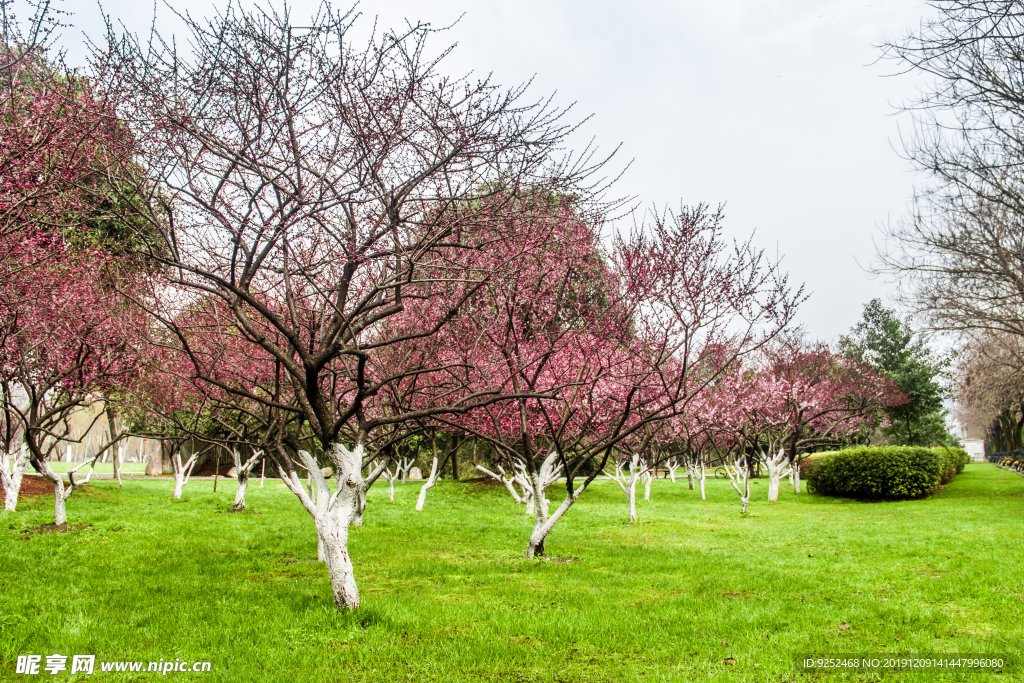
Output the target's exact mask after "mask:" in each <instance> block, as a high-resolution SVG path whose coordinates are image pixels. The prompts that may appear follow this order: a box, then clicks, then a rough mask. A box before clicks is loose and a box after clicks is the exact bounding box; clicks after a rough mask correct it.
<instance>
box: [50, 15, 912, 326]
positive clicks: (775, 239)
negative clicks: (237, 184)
mask: <svg viewBox="0 0 1024 683" xmlns="http://www.w3.org/2000/svg"><path fill="white" fill-rule="evenodd" d="M236 1H237V0H236ZM248 1H250V0H243V2H248ZM271 1H272V2H276V1H277V0H271ZM146 4H147V3H144V2H138V1H137V0H131V1H129V0H104V3H103V9H104V11H105V12H107V13H108V14H109V15H110V16H111V17H112V18H113V19H115V20H119V21H122V22H124V24H125V25H126V26H128V27H129V28H130V29H132V30H134V31H139V32H146V31H148V29H149V25H150V23H151V18H152V12H153V9H152V5H149V6H148V7H147V6H146ZM172 5H173V6H174V7H175V8H176V9H178V10H188V11H189V12H191V13H192V14H193V16H203V15H204V14H206V13H208V12H209V9H210V4H209V3H208V2H203V1H202V0H172ZM316 5H317V2H316V0H300V1H298V2H293V3H291V6H292V8H293V21H294V23H296V24H299V25H301V24H302V23H303V21H302V18H303V17H304V16H308V15H309V14H311V13H312V11H313V10H314V9H315V6H316ZM338 6H339V7H340V6H341V5H338ZM63 7H64V9H68V10H72V11H73V12H74V15H73V16H72V17H71V18H70V22H71V23H72V24H73V27H71V28H67V29H65V30H64V32H63V37H62V41H61V42H62V44H63V46H64V47H65V49H66V50H67V51H68V57H69V60H70V61H71V62H80V61H81V60H82V59H83V55H84V50H83V48H82V46H81V43H82V34H83V32H84V33H86V34H89V35H91V36H96V37H99V36H100V35H101V33H102V32H101V30H100V29H101V27H102V23H101V21H100V19H99V17H100V13H99V10H98V9H96V8H95V7H90V6H89V3H88V2H87V0H81V1H76V2H71V3H68V2H67V1H66V0H65V4H64V5H63ZM359 10H360V11H361V12H362V14H363V19H362V20H361V21H362V22H363V23H364V24H366V25H370V24H372V21H373V19H374V17H378V23H379V24H380V25H382V26H386V27H390V26H399V25H403V24H404V21H405V20H406V19H408V20H410V21H413V22H415V21H422V22H430V23H431V24H432V25H433V26H435V27H439V26H444V25H447V24H450V23H452V22H454V21H455V20H456V19H458V18H459V17H460V15H462V18H461V20H459V21H458V23H457V24H456V25H455V26H454V27H453V28H452V29H451V30H450V31H448V32H447V33H446V34H442V35H441V36H438V37H437V38H436V43H435V44H436V46H437V47H438V48H440V47H442V46H443V45H446V44H450V43H457V44H458V45H457V48H456V49H455V50H454V51H453V53H452V54H451V55H450V57H449V58H447V60H446V62H447V64H448V68H447V72H448V73H451V74H462V73H465V72H468V71H473V72H475V73H477V74H480V75H486V74H487V73H493V75H494V79H495V81H496V82H498V83H502V84H509V85H511V84H515V83H519V82H522V81H524V80H527V79H529V78H531V77H535V78H534V85H533V89H532V92H533V93H534V95H535V96H537V97H540V96H543V95H547V94H550V93H552V92H555V91H557V98H556V101H557V102H559V103H561V104H570V103H573V102H575V103H576V104H575V107H574V112H575V116H576V117H577V118H583V117H584V116H586V115H589V114H593V115H594V116H593V118H592V119H591V120H590V121H589V122H588V123H587V124H586V126H585V127H584V130H583V135H582V136H581V142H586V140H588V139H589V138H590V137H593V138H595V141H596V143H597V144H598V145H599V146H600V147H601V148H602V149H604V150H608V151H610V150H612V149H614V148H615V147H616V146H617V145H619V144H620V143H621V146H622V147H621V150H620V152H619V153H618V155H617V157H616V160H615V161H614V162H613V164H617V166H615V167H616V168H621V166H623V165H625V164H626V163H627V162H629V161H632V166H631V167H630V168H629V170H628V171H627V172H626V174H625V175H624V176H623V178H622V180H621V181H620V182H619V184H618V194H621V195H635V196H636V197H637V198H638V200H639V201H641V202H643V204H644V205H647V206H650V205H657V206H665V205H671V206H678V205H679V203H680V202H684V203H687V204H694V203H698V202H707V203H710V204H712V205H716V204H719V203H725V204H726V223H727V226H728V228H729V230H730V232H731V233H732V234H734V235H737V236H741V235H745V234H749V233H750V232H751V231H755V230H756V239H755V242H756V243H757V244H758V245H760V246H762V247H764V248H765V249H766V251H768V252H769V253H771V254H772V255H774V254H775V253H776V251H777V252H778V254H779V255H780V256H782V257H783V259H784V260H783V263H784V266H785V267H786V269H787V270H788V271H789V273H790V277H791V280H792V281H796V282H803V283H806V286H807V289H808V291H810V292H811V293H812V296H811V298H810V299H809V300H808V301H807V303H805V304H804V305H803V307H802V309H801V312H800V319H801V320H802V321H803V322H804V323H805V324H806V326H807V328H808V330H809V332H810V333H811V334H813V335H814V336H817V337H819V338H822V339H826V340H832V339H834V338H835V337H836V336H838V335H839V334H841V333H843V332H845V331H846V330H848V329H849V328H850V327H851V326H852V325H853V324H854V323H855V322H856V321H857V319H858V318H859V317H860V313H861V306H862V305H863V304H864V303H866V302H867V301H869V300H870V299H872V298H874V297H882V298H883V299H885V298H886V294H887V289H888V288H887V287H886V285H885V284H884V283H882V282H880V281H877V280H873V279H871V277H870V276H869V274H868V273H866V272H865V268H867V267H870V265H871V264H872V262H873V261H874V260H875V246H874V242H877V241H878V237H879V227H880V226H882V225H883V224H885V223H887V222H890V221H896V220H898V219H899V218H900V217H901V216H903V215H905V214H906V211H907V206H908V200H909V199H910V196H911V193H912V190H913V187H914V184H915V182H917V183H920V182H921V181H922V180H923V179H922V178H921V177H919V176H916V175H915V173H914V171H913V169H911V168H910V167H909V166H908V165H907V163H906V162H905V161H904V160H903V159H902V158H901V157H900V154H899V153H898V152H899V149H900V141H899V130H900V128H901V127H902V128H903V129H904V130H905V129H906V128H907V125H908V121H907V120H906V118H905V117H902V116H896V115H895V106H896V105H897V104H898V103H899V102H901V101H904V100H906V99H908V98H910V97H912V96H913V95H914V93H915V92H916V89H917V88H918V87H923V86H924V85H926V84H925V83H924V82H923V81H921V80H920V78H916V77H914V76H899V77H888V76H890V75H891V74H892V72H893V71H894V70H895V65H894V64H892V63H887V62H882V63H878V62H877V59H878V57H879V50H878V48H877V45H878V44H879V43H880V42H882V41H884V40H886V39H893V38H898V37H900V36H902V35H903V34H905V33H906V32H907V30H909V29H911V28H913V27H914V26H916V25H917V24H918V22H919V21H920V20H921V18H922V17H924V16H925V13H926V11H927V8H926V7H925V3H924V2H923V1H921V0H876V1H871V0H713V1H711V2H708V1H707V0H633V1H632V2H628V3H627V2H622V3H612V2H606V1H605V2H600V1H598V0H589V1H584V0H518V1H516V2H508V1H504V2H498V1H495V0H419V1H415V0H389V1H388V2H373V1H366V2H363V3H361V4H360V5H359ZM157 17H158V27H159V28H160V29H161V30H162V31H164V32H173V30H174V27H175V24H176V22H175V21H174V17H173V14H172V13H171V12H170V11H169V10H168V9H167V7H166V6H164V5H163V4H160V5H159V6H158V7H157Z"/></svg>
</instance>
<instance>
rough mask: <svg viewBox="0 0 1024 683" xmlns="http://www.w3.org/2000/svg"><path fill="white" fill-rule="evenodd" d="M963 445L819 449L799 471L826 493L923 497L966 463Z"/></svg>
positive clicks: (812, 486)
mask: <svg viewBox="0 0 1024 683" xmlns="http://www.w3.org/2000/svg"><path fill="white" fill-rule="evenodd" d="M967 459H968V458H967V453H966V452H965V451H963V450H961V449H959V448H944V447H940V448H922V447H917V446H882V447H869V446H865V447H860V448H849V449H846V450H842V451H832V452H830V453H817V454H815V456H814V457H813V458H811V459H809V460H807V461H806V462H805V465H804V467H803V469H802V471H801V475H802V476H803V477H805V478H806V479H807V484H808V486H809V487H810V489H811V490H812V491H814V492H816V493H821V494H823V495H826V496H841V497H846V498H859V499H862V500H905V499H908V498H923V497H925V496H928V495H931V494H932V493H934V492H935V489H936V488H938V487H939V486H941V485H943V484H948V483H949V482H951V481H952V480H953V477H955V476H956V475H957V474H959V473H960V472H963V469H964V465H965V464H966V463H967Z"/></svg>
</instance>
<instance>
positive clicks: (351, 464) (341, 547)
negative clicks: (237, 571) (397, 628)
mask: <svg viewBox="0 0 1024 683" xmlns="http://www.w3.org/2000/svg"><path fill="white" fill-rule="evenodd" d="M327 453H328V455H329V457H330V459H331V462H332V464H333V465H334V476H335V480H336V481H337V484H338V487H337V490H336V491H335V493H334V495H331V490H330V487H329V486H328V485H327V480H326V479H325V478H324V476H323V474H321V473H320V468H319V467H318V466H317V463H316V461H315V460H314V459H313V456H311V455H310V454H309V453H308V452H307V451H299V453H298V455H299V458H300V460H301V464H302V467H303V468H304V469H305V470H306V471H307V473H308V474H309V477H310V479H311V484H312V488H313V493H312V494H310V493H308V492H307V491H306V488H305V486H303V483H302V481H301V480H300V479H299V477H298V474H297V473H296V472H295V470H294V469H291V470H289V471H288V472H285V471H284V469H283V468H282V466H281V465H280V464H278V473H279V474H280V475H281V480H282V481H283V482H284V484H285V485H286V486H287V487H288V488H289V489H290V490H291V492H292V493H294V494H295V495H296V496H297V497H298V499H299V500H300V501H301V502H302V506H303V507H304V508H306V511H307V512H309V514H310V515H311V516H312V517H313V522H314V524H315V525H316V535H317V559H321V558H322V559H323V560H324V562H325V563H326V565H327V573H328V575H329V576H330V579H331V591H332V593H333V595H334V604H335V605H337V607H338V609H339V610H354V609H356V608H358V607H359V589H358V587H357V586H356V580H355V574H354V573H353V569H352V560H351V558H350V557H349V554H348V531H349V527H350V526H351V525H352V523H353V521H354V520H355V517H356V514H357V512H361V510H360V507H361V506H362V500H363V496H365V492H366V483H365V481H364V480H363V477H362V469H363V463H362V460H363V446H362V444H361V443H360V444H357V445H356V446H355V447H354V448H353V449H352V450H351V451H350V450H348V449H347V448H345V446H343V445H342V444H340V443H335V444H333V445H332V446H331V447H330V449H329V450H328V451H327Z"/></svg>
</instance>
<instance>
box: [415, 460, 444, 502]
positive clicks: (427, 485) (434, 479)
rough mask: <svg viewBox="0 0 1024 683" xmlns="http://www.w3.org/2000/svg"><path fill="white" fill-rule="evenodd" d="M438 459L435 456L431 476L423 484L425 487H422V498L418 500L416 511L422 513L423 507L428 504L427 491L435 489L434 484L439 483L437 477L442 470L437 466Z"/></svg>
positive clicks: (431, 466)
mask: <svg viewBox="0 0 1024 683" xmlns="http://www.w3.org/2000/svg"><path fill="white" fill-rule="evenodd" d="M437 461H438V457H437V456H436V455H435V456H434V462H433V463H432V464H431V465H430V476H429V477H427V480H426V481H425V482H423V486H421V487H420V497H419V498H418V499H417V500H416V510H417V511H422V510H423V506H424V505H425V504H426V502H427V491H429V490H430V489H432V488H434V484H436V483H437V475H438V474H440V468H438V466H437Z"/></svg>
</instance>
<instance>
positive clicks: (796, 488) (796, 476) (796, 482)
mask: <svg viewBox="0 0 1024 683" xmlns="http://www.w3.org/2000/svg"><path fill="white" fill-rule="evenodd" d="M793 493H795V494H797V495H800V463H799V462H797V463H796V464H795V465H793Z"/></svg>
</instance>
